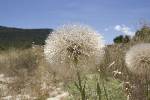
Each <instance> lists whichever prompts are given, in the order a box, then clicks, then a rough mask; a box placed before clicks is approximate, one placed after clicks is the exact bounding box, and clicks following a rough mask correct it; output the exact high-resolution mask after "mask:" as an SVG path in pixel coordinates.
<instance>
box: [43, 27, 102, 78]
mask: <svg viewBox="0 0 150 100" xmlns="http://www.w3.org/2000/svg"><path fill="white" fill-rule="evenodd" d="M103 47H104V44H103V41H102V36H101V35H100V34H98V33H97V32H95V31H94V30H93V29H91V28H90V27H88V26H82V25H64V26H62V27H61V28H59V29H57V30H56V31H54V32H53V33H52V34H50V35H49V37H48V38H47V40H46V45H45V47H44V54H45V57H46V59H47V61H48V62H49V63H50V64H51V65H52V66H53V68H54V69H56V70H57V72H60V73H65V75H67V74H69V75H70V73H69V72H70V71H69V70H74V69H75V66H74V64H73V63H75V62H76V63H78V67H79V68H81V69H82V68H84V70H85V69H90V68H94V66H95V65H96V64H99V62H100V60H101V58H102V55H103V53H104V50H103Z"/></svg>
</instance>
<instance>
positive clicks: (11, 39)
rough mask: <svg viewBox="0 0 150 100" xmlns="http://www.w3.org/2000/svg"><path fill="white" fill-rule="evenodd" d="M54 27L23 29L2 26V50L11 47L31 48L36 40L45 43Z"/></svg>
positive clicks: (36, 42)
mask: <svg viewBox="0 0 150 100" xmlns="http://www.w3.org/2000/svg"><path fill="white" fill-rule="evenodd" d="M52 31H53V29H22V28H12V27H5V26H0V50H5V49H8V48H11V47H15V48H29V47H31V45H32V43H33V42H34V43H35V44H36V45H44V43H45V39H46V38H47V36H48V34H50V33H51V32H52Z"/></svg>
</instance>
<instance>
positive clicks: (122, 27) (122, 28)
mask: <svg viewBox="0 0 150 100" xmlns="http://www.w3.org/2000/svg"><path fill="white" fill-rule="evenodd" d="M114 30H116V31H119V32H122V33H124V34H125V35H129V36H133V35H134V34H135V32H133V31H131V28H129V27H127V26H126V25H116V26H115V27H114Z"/></svg>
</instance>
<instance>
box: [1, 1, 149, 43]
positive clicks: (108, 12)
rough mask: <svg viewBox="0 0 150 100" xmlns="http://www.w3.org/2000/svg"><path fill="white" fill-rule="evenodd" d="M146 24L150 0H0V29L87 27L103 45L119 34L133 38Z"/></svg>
mask: <svg viewBox="0 0 150 100" xmlns="http://www.w3.org/2000/svg"><path fill="white" fill-rule="evenodd" d="M149 20H150V0H0V25H3V26H10V27H20V28H53V29H56V28H57V27H59V26H61V25H62V24H66V23H81V24H87V25H89V26H91V27H93V28H94V29H95V30H97V31H98V32H99V33H101V34H102V35H103V36H104V39H105V41H106V43H112V41H113V38H114V37H116V36H117V35H120V34H124V35H125V34H127V35H131V36H133V35H134V32H135V31H136V30H137V29H138V28H139V25H140V24H139V23H140V22H142V23H143V22H148V21H149Z"/></svg>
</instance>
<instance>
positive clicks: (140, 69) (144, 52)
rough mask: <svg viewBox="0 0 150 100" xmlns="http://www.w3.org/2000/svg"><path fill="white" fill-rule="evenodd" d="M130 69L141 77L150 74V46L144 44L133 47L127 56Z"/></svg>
mask: <svg viewBox="0 0 150 100" xmlns="http://www.w3.org/2000/svg"><path fill="white" fill-rule="evenodd" d="M125 60H126V64H127V67H128V69H129V70H130V71H131V72H133V73H135V74H139V75H146V74H150V44H149V43H143V44H137V45H135V46H133V47H132V48H131V49H130V50H129V51H128V52H127V54H126V58H125Z"/></svg>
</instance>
